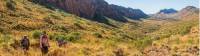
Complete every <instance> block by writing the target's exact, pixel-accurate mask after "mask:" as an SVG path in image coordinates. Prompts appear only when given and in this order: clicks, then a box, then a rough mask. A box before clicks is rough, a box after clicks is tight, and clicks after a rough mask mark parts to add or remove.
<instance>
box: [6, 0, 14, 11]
mask: <svg viewBox="0 0 200 56" xmlns="http://www.w3.org/2000/svg"><path fill="white" fill-rule="evenodd" d="M15 5H16V3H15V2H14V1H13V0H7V1H6V6H7V7H8V9H10V10H13V11H15V10H16V8H15Z"/></svg>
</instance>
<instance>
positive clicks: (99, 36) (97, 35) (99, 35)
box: [93, 32, 103, 38]
mask: <svg viewBox="0 0 200 56" xmlns="http://www.w3.org/2000/svg"><path fill="white" fill-rule="evenodd" d="M93 35H95V36H96V37H98V38H102V37H103V36H102V35H101V34H100V33H98V32H95V33H94V34H93Z"/></svg>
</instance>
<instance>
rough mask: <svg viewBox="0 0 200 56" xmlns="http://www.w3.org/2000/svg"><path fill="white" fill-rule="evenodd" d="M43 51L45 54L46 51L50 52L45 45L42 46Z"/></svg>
mask: <svg viewBox="0 0 200 56" xmlns="http://www.w3.org/2000/svg"><path fill="white" fill-rule="evenodd" d="M41 51H42V53H44V54H46V53H48V51H49V50H48V47H47V46H43V47H42V48H41Z"/></svg>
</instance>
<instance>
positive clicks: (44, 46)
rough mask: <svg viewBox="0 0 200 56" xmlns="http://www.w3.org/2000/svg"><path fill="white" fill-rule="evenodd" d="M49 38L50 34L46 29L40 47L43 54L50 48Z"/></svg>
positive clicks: (41, 37)
mask: <svg viewBox="0 0 200 56" xmlns="http://www.w3.org/2000/svg"><path fill="white" fill-rule="evenodd" d="M49 47H50V46H49V39H48V36H47V34H46V32H45V31H44V32H43V34H42V35H41V36H40V48H41V51H42V53H43V54H46V53H48V51H49V50H48V49H49Z"/></svg>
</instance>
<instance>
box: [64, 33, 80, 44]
mask: <svg viewBox="0 0 200 56" xmlns="http://www.w3.org/2000/svg"><path fill="white" fill-rule="evenodd" d="M80 38H81V36H80V33H79V32H73V33H70V34H68V35H67V39H68V40H69V41H72V42H75V41H77V40H80Z"/></svg>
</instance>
